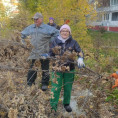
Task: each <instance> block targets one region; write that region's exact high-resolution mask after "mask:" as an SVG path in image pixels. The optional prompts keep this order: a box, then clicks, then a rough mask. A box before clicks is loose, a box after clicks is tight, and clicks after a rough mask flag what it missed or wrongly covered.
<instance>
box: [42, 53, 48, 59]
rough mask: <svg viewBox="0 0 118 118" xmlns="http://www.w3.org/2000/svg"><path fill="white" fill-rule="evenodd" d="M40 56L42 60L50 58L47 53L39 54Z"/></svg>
mask: <svg viewBox="0 0 118 118" xmlns="http://www.w3.org/2000/svg"><path fill="white" fill-rule="evenodd" d="M40 56H41V58H42V59H47V58H49V57H50V56H49V54H47V53H45V54H41V55H40Z"/></svg>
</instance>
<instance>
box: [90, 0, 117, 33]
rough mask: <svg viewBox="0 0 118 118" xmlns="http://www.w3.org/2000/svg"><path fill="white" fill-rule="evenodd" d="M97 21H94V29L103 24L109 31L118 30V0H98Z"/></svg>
mask: <svg viewBox="0 0 118 118" xmlns="http://www.w3.org/2000/svg"><path fill="white" fill-rule="evenodd" d="M96 10H97V21H96V22H92V23H91V25H92V26H93V28H94V29H96V30H99V28H100V26H103V27H104V28H105V29H106V30H107V31H115V32H118V0H98V4H97V7H96Z"/></svg>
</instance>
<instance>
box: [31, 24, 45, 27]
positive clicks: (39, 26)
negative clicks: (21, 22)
mask: <svg viewBox="0 0 118 118" xmlns="http://www.w3.org/2000/svg"><path fill="white" fill-rule="evenodd" d="M43 25H44V23H42V24H41V25H40V26H39V27H40V28H43ZM39 27H38V28H39ZM33 28H36V25H35V24H33Z"/></svg>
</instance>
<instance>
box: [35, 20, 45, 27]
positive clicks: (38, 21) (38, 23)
mask: <svg viewBox="0 0 118 118" xmlns="http://www.w3.org/2000/svg"><path fill="white" fill-rule="evenodd" d="M42 22H43V19H42V18H38V19H34V24H35V25H36V26H37V27H38V26H40V25H41V23H42Z"/></svg>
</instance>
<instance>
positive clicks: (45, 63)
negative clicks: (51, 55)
mask: <svg viewBox="0 0 118 118" xmlns="http://www.w3.org/2000/svg"><path fill="white" fill-rule="evenodd" d="M40 62H41V69H42V81H41V83H42V85H49V78H50V76H49V60H48V59H45V60H43V59H41V60H40ZM34 63H35V59H33V60H32V63H31V65H30V70H29V71H28V76H27V84H28V85H32V84H33V83H34V82H35V79H36V78H37V71H35V70H32V67H33V66H34Z"/></svg>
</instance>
